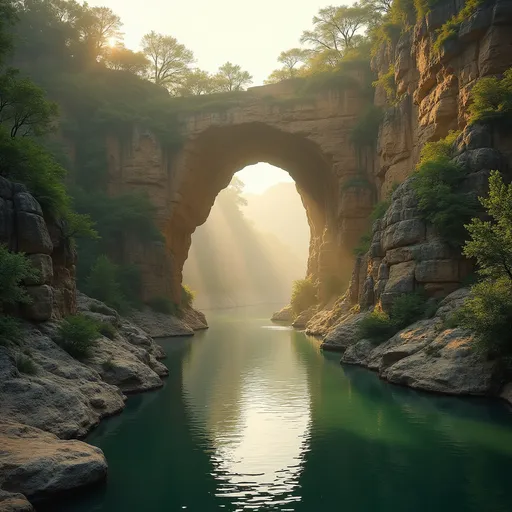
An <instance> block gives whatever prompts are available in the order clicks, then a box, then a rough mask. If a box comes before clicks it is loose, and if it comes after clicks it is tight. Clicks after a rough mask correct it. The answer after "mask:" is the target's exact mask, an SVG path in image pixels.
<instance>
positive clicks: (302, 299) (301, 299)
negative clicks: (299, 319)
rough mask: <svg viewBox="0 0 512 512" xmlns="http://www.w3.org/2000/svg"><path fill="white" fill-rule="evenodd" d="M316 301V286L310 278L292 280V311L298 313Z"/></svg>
mask: <svg viewBox="0 0 512 512" xmlns="http://www.w3.org/2000/svg"><path fill="white" fill-rule="evenodd" d="M317 302H318V299H317V290H316V286H315V285H314V283H313V282H312V281H311V280H310V279H298V280H297V281H294V283H293V288H292V299H291V306H292V309H293V312H294V313H295V314H296V315H299V314H300V313H302V312H303V311H306V309H309V308H310V307H311V306H314V305H315V304H316V303H317Z"/></svg>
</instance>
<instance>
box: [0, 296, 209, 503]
mask: <svg viewBox="0 0 512 512" xmlns="http://www.w3.org/2000/svg"><path fill="white" fill-rule="evenodd" d="M76 302H77V312H79V313H81V314H82V315H85V316H88V317H91V318H94V319H95V320H97V321H98V322H102V323H108V324H110V325H112V326H113V327H114V329H115V335H114V336H113V339H109V338H107V337H105V336H102V337H101V338H100V339H98V340H97V342H96V344H95V345H94V349H93V351H92V353H91V355H90V357H88V358H87V359H84V360H83V361H79V360H77V359H75V358H73V357H71V356H70V355H69V354H68V353H67V352H65V351H64V350H63V349H62V348H60V346H59V345H58V344H57V343H56V341H55V340H56V336H57V329H58V326H59V321H58V320H52V321H48V322H44V323H42V324H32V323H29V322H26V323H24V324H23V339H22V340H21V341H20V344H19V345H16V346H0V411H2V415H1V418H0V446H1V447H2V449H1V451H0V511H25V510H27V511H28V510H32V508H31V505H30V502H37V501H39V500H42V499H46V498H48V497H51V496H53V495H55V494H58V493H61V492H65V491H69V490H72V489H76V488H80V487H84V486H88V485H91V484H93V483H96V482H99V481H101V480H103V479H105V477H106V474H107V462H106V460H105V457H104V455H103V453H102V452H101V450H99V449H97V448H95V447H92V446H90V445H88V444H86V443H84V442H82V441H78V440H76V439H80V438H83V437H84V436H86V434H87V433H88V432H90V431H91V430H92V429H93V428H94V427H95V426H97V425H98V424H99V422H100V421H101V420H102V419H103V418H106V417H108V416H112V415H114V414H117V413H120V412H122V410H123V409H124V407H125V401H126V395H127V394H131V393H140V392H145V391H150V390H154V389H157V388H160V387H161V386H162V385H163V379H164V378H165V377H166V376H167V375H168V370H167V367H166V366H165V365H164V364H162V363H161V362H160V360H161V359H163V358H164V357H165V353H164V351H163V350H162V349H161V347H160V346H159V345H157V344H156V343H155V342H154V341H153V339H152V337H151V336H150V335H149V334H148V333H147V332H146V331H145V330H144V329H142V328H141V327H139V326H138V325H136V324H135V323H133V322H132V321H130V320H127V319H125V318H122V317H120V316H119V315H118V313H117V312H116V311H115V310H113V309H111V308H109V307H108V306H106V305H105V304H103V303H102V302H99V301H97V300H94V299H91V298H89V297H87V296H85V295H83V294H81V293H77V301H76ZM188 317H191V318H197V319H201V318H203V317H202V316H201V314H199V313H191V312H189V313H188V316H187V318H188ZM159 318H160V321H161V322H162V323H164V322H167V324H168V325H171V324H172V325H181V326H182V327H181V329H182V330H187V334H188V332H189V331H191V332H192V333H193V330H192V328H190V327H189V326H188V325H187V324H186V323H184V322H183V321H181V320H180V321H176V320H174V319H172V318H171V319H169V318H168V317H167V318H165V315H160V317H159ZM198 325H199V322H196V324H194V326H195V327H197V326H198ZM205 327H206V325H204V326H202V328H205ZM172 333H174V334H175V333H176V331H172ZM179 334H181V331H180V332H179ZM165 335H169V332H166V334H165ZM19 354H23V356H24V357H25V358H28V359H29V360H30V361H31V362H32V365H31V366H32V368H31V369H30V371H27V369H26V368H24V367H21V365H20V362H19Z"/></svg>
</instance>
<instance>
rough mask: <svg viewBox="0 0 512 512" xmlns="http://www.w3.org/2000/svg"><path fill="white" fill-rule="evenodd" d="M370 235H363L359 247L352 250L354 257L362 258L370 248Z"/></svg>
mask: <svg viewBox="0 0 512 512" xmlns="http://www.w3.org/2000/svg"><path fill="white" fill-rule="evenodd" d="M371 244H372V234H371V233H370V232H368V233H365V234H364V235H363V236H362V237H361V238H360V240H359V245H358V246H357V247H355V248H354V256H364V255H365V254H366V253H367V252H368V251H369V250H370V247H371Z"/></svg>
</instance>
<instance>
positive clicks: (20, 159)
mask: <svg viewBox="0 0 512 512" xmlns="http://www.w3.org/2000/svg"><path fill="white" fill-rule="evenodd" d="M65 174H66V171H65V170H64V169H63V168H62V167H61V166H60V165H59V164H58V163H57V162H56V161H55V159H54V158H53V156H52V155H51V154H50V153H49V152H48V151H47V150H46V149H45V148H43V147H42V146H40V145H38V144H37V142H35V141H34V140H33V139H31V138H30V137H16V138H14V139H13V138H11V137H10V136H9V134H8V133H6V131H5V129H4V128H3V127H1V126H0V176H4V177H6V178H9V179H12V180H14V181H19V182H21V183H23V184H25V185H26V186H27V188H28V189H29V191H30V192H31V193H32V194H33V195H34V197H35V198H36V199H37V200H38V201H39V203H40V204H41V207H42V208H43V210H44V211H45V212H46V213H48V214H50V215H51V216H52V217H55V218H60V217H65V216H66V215H67V213H68V212H69V211H70V199H69V196H68V194H67V192H66V187H65V185H64V181H63V180H64V176H65Z"/></svg>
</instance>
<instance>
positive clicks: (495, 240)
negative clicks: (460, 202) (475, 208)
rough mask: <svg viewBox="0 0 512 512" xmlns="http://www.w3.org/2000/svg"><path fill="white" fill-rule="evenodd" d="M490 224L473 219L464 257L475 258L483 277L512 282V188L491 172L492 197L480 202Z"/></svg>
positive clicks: (496, 172) (490, 192)
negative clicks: (505, 278) (505, 279)
mask: <svg viewBox="0 0 512 512" xmlns="http://www.w3.org/2000/svg"><path fill="white" fill-rule="evenodd" d="M480 203H481V204H482V206H483V207H484V208H485V210H486V212H487V214H488V216H489V218H490V220H486V221H483V220H481V219H479V218H474V219H473V220H472V221H471V223H470V224H469V225H468V226H467V229H468V231H469V234H470V236H471V240H469V241H468V242H466V245H465V247H464V254H465V255H466V256H467V257H468V258H475V259H476V261H477V263H478V273H479V274H480V275H481V276H483V277H486V278H487V277H490V278H494V279H496V278H500V277H508V278H509V279H510V280H511V281H512V184H508V185H506V184H505V183H503V179H502V177H501V175H500V173H499V171H491V175H490V177H489V196H488V197H487V198H480Z"/></svg>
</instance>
